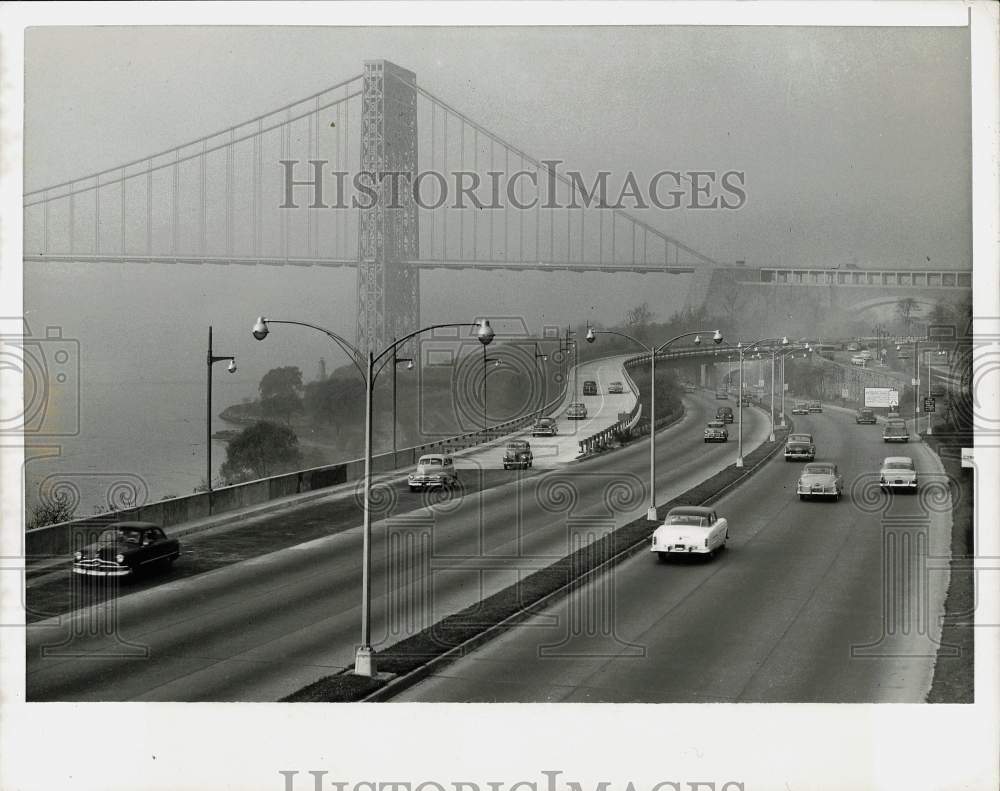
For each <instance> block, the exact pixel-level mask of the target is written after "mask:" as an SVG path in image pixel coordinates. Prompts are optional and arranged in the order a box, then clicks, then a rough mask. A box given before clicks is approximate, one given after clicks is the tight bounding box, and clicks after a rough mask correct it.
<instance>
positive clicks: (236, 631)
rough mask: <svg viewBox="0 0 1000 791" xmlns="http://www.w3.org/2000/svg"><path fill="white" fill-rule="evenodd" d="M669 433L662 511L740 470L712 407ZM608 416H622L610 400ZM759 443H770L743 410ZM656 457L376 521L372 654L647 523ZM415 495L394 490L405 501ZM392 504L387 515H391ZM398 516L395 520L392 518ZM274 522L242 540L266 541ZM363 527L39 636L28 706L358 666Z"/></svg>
mask: <svg viewBox="0 0 1000 791" xmlns="http://www.w3.org/2000/svg"><path fill="white" fill-rule="evenodd" d="M685 403H686V407H687V415H686V416H685V418H684V419H682V420H681V421H679V422H678V423H676V424H674V425H673V426H671V427H669V428H667V429H665V430H664V431H663V432H661V433H660V437H659V441H658V443H657V448H658V467H657V491H658V498H659V499H660V500H661V501H666V500H667V499H669V498H670V497H672V496H675V495H676V494H679V493H680V492H682V491H684V490H685V489H687V488H689V487H690V486H692V485H694V484H695V483H697V482H699V481H701V480H703V479H704V478H705V477H706V476H708V475H711V474H712V473H714V472H715V471H717V470H719V469H722V468H723V467H725V466H727V465H729V464H732V463H733V461H734V460H735V456H736V443H735V442H730V443H728V445H705V444H704V443H703V441H702V429H703V427H704V424H705V422H706V421H707V420H708V419H710V417H711V416H712V415H714V412H715V408H716V402H715V401H714V399H710V398H709V397H708V396H706V395H704V394H700V393H699V394H696V395H693V396H688V397H686V398H685ZM608 405H609V408H611V407H613V405H612V404H611V402H610V401H608ZM744 415H745V418H746V420H747V423H746V426H745V439H746V441H747V443H748V444H749V445H755V444H758V443H760V442H761V441H763V440H764V439H765V438H766V436H767V433H768V423H767V421H766V419H765V416H764V415H763V414H762V413H760V412H758V411H756V410H745V412H744ZM647 474H648V448H647V447H646V441H638V442H636V443H634V444H632V445H630V446H628V447H626V448H623V449H621V450H619V451H616V452H614V453H611V454H605V455H602V456H598V457H595V458H593V459H589V460H587V461H584V462H579V463H576V464H572V465H569V466H567V467H565V468H563V469H553V470H548V471H544V472H535V471H529V474H527V475H519V474H512V476H511V478H512V480H511V481H510V482H509V483H507V484H503V485H500V486H497V487H495V488H491V489H486V490H482V491H477V492H474V493H472V494H470V495H467V496H466V497H464V498H460V499H455V500H449V499H448V498H440V499H437V500H436V501H433V502H432V501H430V500H429V501H428V504H426V505H424V506H423V507H420V508H418V509H416V510H414V511H410V512H408V513H406V514H402V515H400V516H390V517H389V518H385V519H382V520H380V521H379V522H377V523H376V524H375V528H374V544H373V585H372V591H373V607H372V611H373V614H374V618H373V636H374V642H375V645H376V648H378V647H384V646H387V645H389V644H391V643H393V642H396V641H397V640H399V639H402V638H405V637H406V636H408V635H410V634H414V633H416V632H418V631H420V630H421V629H423V628H425V627H426V626H429V625H430V624H431V623H433V622H435V621H437V620H439V619H440V618H442V617H443V616H445V615H448V614H450V613H452V612H456V611H457V610H459V609H461V608H463V607H466V606H468V605H469V604H472V603H474V602H476V601H478V600H480V599H481V598H482V597H484V596H487V595H490V594H492V593H493V592H495V591H497V590H500V589H501V588H503V587H506V586H507V585H509V584H511V583H513V582H515V581H516V580H517V579H518V578H519V577H520V576H523V575H524V574H526V573H530V572H531V571H533V570H535V569H537V568H540V567H543V566H546V565H548V564H549V563H551V562H553V561H554V560H555V559H556V558H557V557H560V556H562V555H564V554H566V553H567V552H569V551H572V550H574V549H576V548H577V547H578V546H580V545H582V544H585V543H587V542H589V541H592V540H595V539H596V538H598V537H600V535H603V534H604V533H605V532H606V531H607V530H609V529H612V528H613V527H614V526H616V525H618V524H622V523H624V522H626V521H629V520H631V519H633V518H636V517H638V516H641V515H642V514H644V513H645V508H646V494H645V492H646V488H645V487H646V476H647ZM405 488H406V487H405V484H400V485H398V486H397V487H396V490H395V491H396V495H393V494H391V492H392V491H393V490H392V489H390V490H386V491H384V492H383V494H385V495H386V497H387V498H388V500H389V501H391V500H392V498H393V497H394V496H398V497H399V498H402V497H406V496H408V494H409V493H408V492H405ZM391 506H392V503H391V502H388V503H386V507H390V508H391ZM389 513H391V511H390V512H389ZM275 518H277V517H275V516H267V515H265V516H262V517H261V518H260V519H258V520H256V521H255V522H254V523H252V524H250V525H247V526H244V527H243V528H242V529H253V530H268V529H269V527H270V520H272V519H275ZM360 559H361V531H360V525H354V526H340V527H339V532H337V533H336V534H334V535H330V536H327V537H323V538H320V539H317V540H314V541H311V542H309V543H305V544H300V545H297V546H293V547H290V548H288V549H284V550H281V551H278V552H273V553H270V554H268V555H264V556H261V557H258V558H254V559H252V560H247V561H244V562H241V563H236V564H233V565H230V566H227V567H224V568H220V569H217V570H215V571H210V572H207V573H204V574H200V575H196V576H192V577H188V578H186V579H180V580H173V581H168V582H166V583H165V584H162V585H159V586H157V587H154V588H150V589H148V590H142V591H138V592H135V593H131V594H127V595H122V596H120V597H118V598H117V599H113V600H109V601H108V602H105V603H102V604H100V605H95V606H91V607H86V608H81V609H78V610H76V611H74V612H72V613H69V614H68V615H65V616H62V617H58V618H50V619H46V620H42V621H38V622H36V623H33V624H31V625H30V626H29V627H28V630H27V668H26V684H27V698H28V700H39V701H40V700H63V701H77V700H91V701H117V700H160V701H268V700H276V699H279V698H281V697H282V696H284V695H287V694H289V693H291V692H293V691H295V690H296V689H298V688H300V687H301V686H303V685H305V684H307V683H310V682H312V681H315V680H316V679H318V678H320V677H322V676H324V675H328V674H330V673H333V672H336V671H337V670H339V669H341V668H343V667H346V666H348V665H349V664H350V663H351V662H352V661H353V656H354V649H355V645H356V643H357V641H358V638H359V631H360V599H361V595H360V591H361V573H360V571H361V570H360V566H361V564H360Z"/></svg>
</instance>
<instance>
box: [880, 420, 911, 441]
mask: <svg viewBox="0 0 1000 791" xmlns="http://www.w3.org/2000/svg"><path fill="white" fill-rule="evenodd" d="M882 441H883V442H909V441H910V432H909V431H907V429H906V421H905V420H899V419H893V420H887V421H886V423H885V428H883V429H882Z"/></svg>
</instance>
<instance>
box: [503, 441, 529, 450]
mask: <svg viewBox="0 0 1000 791" xmlns="http://www.w3.org/2000/svg"><path fill="white" fill-rule="evenodd" d="M527 447H528V443H526V442H508V443H507V450H524V449H525V448H527Z"/></svg>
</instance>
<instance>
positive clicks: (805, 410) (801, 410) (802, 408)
mask: <svg viewBox="0 0 1000 791" xmlns="http://www.w3.org/2000/svg"><path fill="white" fill-rule="evenodd" d="M792 414H793V415H808V414H809V405H808V404H806V403H804V402H802V401H799V402H797V403H796V404H795V406H793V407H792Z"/></svg>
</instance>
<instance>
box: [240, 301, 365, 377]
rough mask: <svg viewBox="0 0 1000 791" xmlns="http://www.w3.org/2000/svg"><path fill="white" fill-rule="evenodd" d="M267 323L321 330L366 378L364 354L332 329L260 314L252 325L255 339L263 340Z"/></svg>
mask: <svg viewBox="0 0 1000 791" xmlns="http://www.w3.org/2000/svg"><path fill="white" fill-rule="evenodd" d="M268 324H295V325H297V326H299V327H308V328H309V329H311V330H317V331H318V332H322V333H323V334H324V335H326V336H327V337H328V338H330V339H331V340H332V341H333V342H334V343H336V344H337V345H338V346H339V347H340V348H341V349H343V350H344V351H345V352H347V355H348V356H349V357H350V358H351V362H352V363H354V367H355V368H357V369H358V373H359V374H361V378H362V379H364V378H366V376H367V374H366V373H365V369H364V368H362V367H361V360H362V359H363V358H364V355H363V354H361V351H360V350H359V349H358V348H357V347H356V346H354V344H352V343H350V342H349V341H348V340H346V339H345V338H343V337H341V336H340V335H338V334H337V333H335V332H334V331H333V330H328V329H326V328H325V327H320V326H318V325H316V324H310V323H309V322H307V321H291V320H290V319H265V318H264V317H263V316H261V317H260V319H259V320H258V325H255V326H254V337H255V338H257V340H263V339H264V338H265V337H266V335H267V325H268ZM259 325H263V330H262V331H259V330H258V329H257V326H259ZM260 332H262V334H260V335H259V337H258V333H260Z"/></svg>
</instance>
